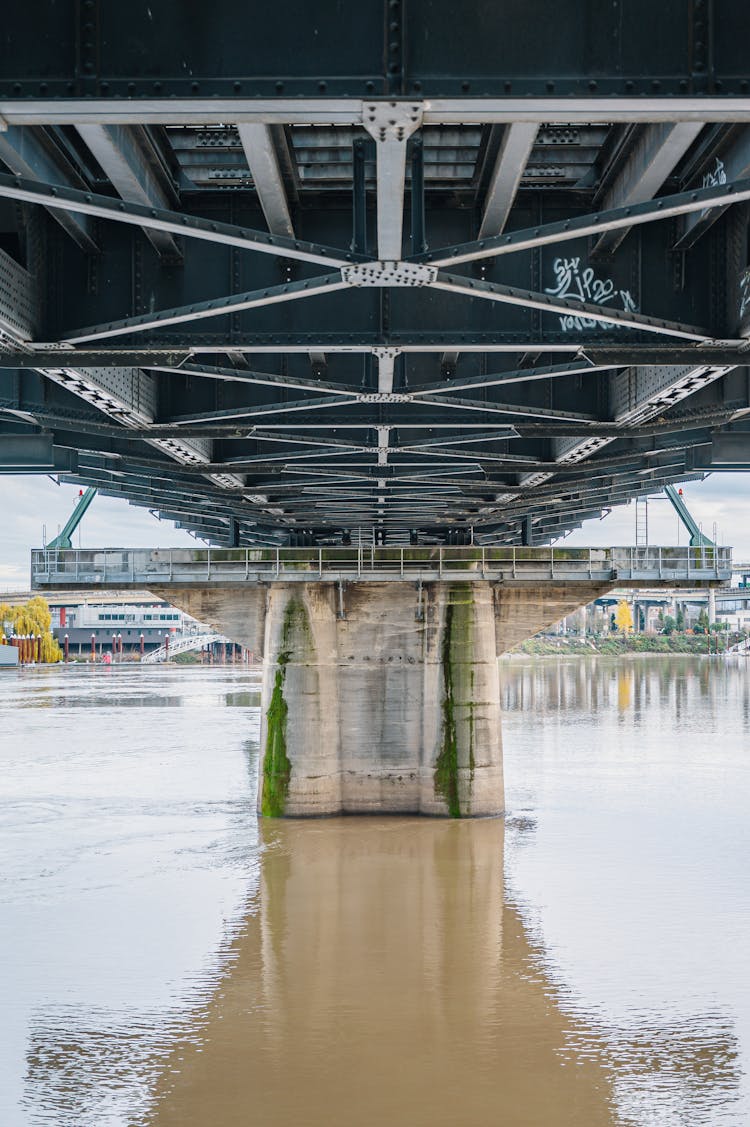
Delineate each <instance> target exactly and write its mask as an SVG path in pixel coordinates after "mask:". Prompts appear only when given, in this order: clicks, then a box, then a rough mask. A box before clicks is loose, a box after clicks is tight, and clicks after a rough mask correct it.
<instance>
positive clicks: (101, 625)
mask: <svg viewBox="0 0 750 1127" xmlns="http://www.w3.org/2000/svg"><path fill="white" fill-rule="evenodd" d="M48 601H49V604H50V612H51V614H52V633H53V634H54V635H55V637H56V638H57V640H58V642H60V644H61V645H62V643H63V640H64V638H65V635H66V634H67V636H68V644H69V646H70V650H71V653H85V652H86V650H87V649H90V648H91V636H92V635H94V637H95V639H96V645H97V648H104V649H106V648H107V647H108V646H109V647H111V645H112V636H113V635H118V636H119V635H122V648H123V652H124V653H129V652H136V651H138V650H140V648H141V636H143V648H144V650H146V651H148V650H153V649H156V648H158V647H159V646H161V645H163V644H164V636H165V634H190V633H199V632H200V631H201V630H203V629H204V627H203V626H202V625H201V624H200V623H199V622H196V620H195V619H194V618H191V617H190V615H188V614H185V613H184V612H183V611H181V610H178V609H177V608H176V607H173V606H170V604H169V603H164V602H160V601H158V600H155V599H153V598H146V599H144V600H142V601H141V600H137V601H136V600H134V601H133V602H132V603H113V602H106V601H101V600H97V601H96V602H88V601H81V600H76V601H74V600H72V599H70V597H68V599H67V600H66V601H65V602H61V601H58V600H56V599H54V598H52V599H49V600H48Z"/></svg>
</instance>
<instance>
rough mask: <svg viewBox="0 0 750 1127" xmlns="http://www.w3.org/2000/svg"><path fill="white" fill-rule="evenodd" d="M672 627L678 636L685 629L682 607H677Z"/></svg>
mask: <svg viewBox="0 0 750 1127" xmlns="http://www.w3.org/2000/svg"><path fill="white" fill-rule="evenodd" d="M674 626H675V630H676V631H677V633H678V634H681V633H682V632H683V630H684V629H685V615H684V613H683V610H682V607H679V608H678V610H677V617H676V618H675V620H674Z"/></svg>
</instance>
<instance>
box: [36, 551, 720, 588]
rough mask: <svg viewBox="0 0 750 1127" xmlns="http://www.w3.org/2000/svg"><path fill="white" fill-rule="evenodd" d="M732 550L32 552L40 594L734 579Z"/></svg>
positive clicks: (691, 581) (693, 581) (667, 581)
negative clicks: (317, 584) (283, 585)
mask: <svg viewBox="0 0 750 1127" xmlns="http://www.w3.org/2000/svg"><path fill="white" fill-rule="evenodd" d="M731 574H732V549H731V548H716V547H713V546H708V545H706V546H700V547H695V548H686V547H683V548H668V547H650V546H649V547H641V548H633V547H625V548H556V547H549V548H524V547H464V548H450V547H435V548H430V547H422V548H408V547H395V548H386V547H377V548H376V547H352V548H343V547H331V548H323V547H321V548H195V549H193V548H83V549H82V548H72V549H52V548H41V549H34V550H33V551H32V553H31V586H32V588H34V589H37V590H39V589H50V588H63V587H65V588H75V587H146V588H149V587H151V586H154V585H156V586H161V585H162V584H169V583H174V584H176V585H190V584H193V585H197V586H201V585H205V584H206V583H211V584H222V583H225V584H235V585H236V584H244V583H268V582H274V581H284V582H289V583H294V582H303V583H304V582H310V581H314V580H318V581H321V580H322V581H337V580H344V581H355V580H361V581H369V582H388V581H390V582H394V581H398V580H404V579H415V580H416V579H421V580H424V581H433V580H440V579H453V580H457V579H465V580H469V579H471V580H476V579H487V580H494V581H503V582H506V583H508V582H524V583H526V582H537V581H546V580H559V581H563V580H564V581H581V580H594V581H599V582H610V581H613V582H614V581H617V582H618V583H622V582H649V583H655V582H664V583H687V582H690V583H701V582H708V581H713V582H717V581H719V582H728V581H729V579H730V578H731Z"/></svg>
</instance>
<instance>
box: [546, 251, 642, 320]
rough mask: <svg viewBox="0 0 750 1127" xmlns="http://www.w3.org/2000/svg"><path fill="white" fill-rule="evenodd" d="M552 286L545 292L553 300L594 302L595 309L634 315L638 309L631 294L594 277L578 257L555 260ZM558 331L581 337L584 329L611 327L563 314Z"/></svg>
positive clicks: (585, 318)
mask: <svg viewBox="0 0 750 1127" xmlns="http://www.w3.org/2000/svg"><path fill="white" fill-rule="evenodd" d="M552 270H553V273H554V275H555V285H554V286H545V289H544V292H545V293H548V294H551V295H552V296H553V297H565V298H569V299H570V300H571V301H580V302H588V301H593V302H596V304H597V305H610V304H611V305H614V306H615V307H616V308H622V309H624V310H625V312H627V313H635V312H637V311H638V306H637V304H636V302H635V299H634V297H633V295H632V294H631V292H630V290H622V289H618V288H617V287H616V286H615V283H614V282H613V281H612V279H611V278H603V277H600V276H599V275H597V273H596V271H595V270H594V269H593V268H592V267H591V266H584V265H582V264H581V258H580V256H577V257H575V258H556V259H555V260H554V262H553V263H552ZM560 327H561V328H562V331H563V332H564V333H581V332H584V331H585V330H586V329H614V328H617V326H616V325H615V324H613V323H607V322H601V321H594V320H592V319H591V318H590V317H579V316H578V315H577V314H574V313H566V314H564V315H562V316H561V317H560Z"/></svg>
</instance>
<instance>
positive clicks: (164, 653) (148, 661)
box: [141, 634, 226, 665]
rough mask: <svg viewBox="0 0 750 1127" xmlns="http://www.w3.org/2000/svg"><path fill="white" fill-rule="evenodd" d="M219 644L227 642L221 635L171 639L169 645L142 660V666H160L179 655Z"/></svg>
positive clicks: (146, 655) (195, 635)
mask: <svg viewBox="0 0 750 1127" xmlns="http://www.w3.org/2000/svg"><path fill="white" fill-rule="evenodd" d="M217 642H226V638H224V637H223V635H221V634H184V635H183V636H182V637H180V638H173V639H170V641H169V643H168V644H167V645H164V646H159V648H158V649H157V650H152V651H151V653H149V654H144V656H143V657H142V658H141V665H160V664H161V663H162V662H163V661H168V660H169V658H170V657H175V656H176V655H177V654H186V653H191V652H192V651H193V650H202V649H204V647H206V646H213V645H215V644H216V643H217Z"/></svg>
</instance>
